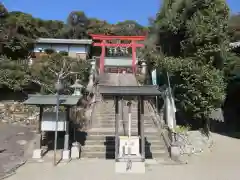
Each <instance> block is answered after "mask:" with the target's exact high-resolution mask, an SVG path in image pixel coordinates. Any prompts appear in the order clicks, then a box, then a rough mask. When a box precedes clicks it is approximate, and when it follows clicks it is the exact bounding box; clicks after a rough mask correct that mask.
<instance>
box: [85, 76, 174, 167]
mask: <svg viewBox="0 0 240 180" xmlns="http://www.w3.org/2000/svg"><path fill="white" fill-rule="evenodd" d="M100 84H101V85H110V86H137V85H138V83H137V80H136V78H135V76H134V75H133V74H111V73H109V74H103V75H102V77H101V79H100ZM97 99H98V100H100V98H99V97H97ZM144 106H145V108H144V109H145V116H144V134H145V138H146V139H145V155H146V158H147V159H161V160H164V162H166V160H167V161H168V160H169V153H168V150H167V148H166V146H165V143H164V141H163V139H162V136H161V134H160V132H159V129H158V128H157V126H156V125H155V123H154V121H153V119H152V117H151V116H150V115H151V112H150V110H149V109H148V107H147V102H145V104H144ZM121 107H123V108H121ZM119 109H120V110H119V112H120V120H119V121H120V122H119V135H120V136H123V135H127V133H128V107H127V105H126V101H125V100H123V102H122V103H119ZM93 114H94V116H93V121H92V128H91V129H90V130H88V132H87V136H86V140H85V142H84V145H83V146H82V154H81V157H82V158H106V159H113V158H114V156H115V107H114V101H113V100H109V99H105V100H104V101H101V100H100V101H98V103H96V106H95V110H94V113H93ZM137 116H138V115H137V103H136V102H132V131H131V132H132V135H133V136H134V135H137V134H138V133H137Z"/></svg>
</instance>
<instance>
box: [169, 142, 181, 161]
mask: <svg viewBox="0 0 240 180" xmlns="http://www.w3.org/2000/svg"><path fill="white" fill-rule="evenodd" d="M170 154H171V158H172V160H174V161H178V160H179V157H180V149H179V147H178V146H171V147H170Z"/></svg>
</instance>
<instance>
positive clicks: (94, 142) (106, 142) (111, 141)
mask: <svg viewBox="0 0 240 180" xmlns="http://www.w3.org/2000/svg"><path fill="white" fill-rule="evenodd" d="M146 141H147V142H146V143H148V144H151V145H155V144H156V145H160V144H163V141H162V140H161V139H152V140H150V139H148V138H147V140H146ZM114 144H115V139H114V137H112V138H109V139H108V140H106V138H105V139H97V138H96V139H88V140H86V141H85V146H87V145H114Z"/></svg>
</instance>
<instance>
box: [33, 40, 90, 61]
mask: <svg viewBox="0 0 240 180" xmlns="http://www.w3.org/2000/svg"><path fill="white" fill-rule="evenodd" d="M91 44H92V40H91V39H53V38H39V39H37V40H36V42H35V45H34V54H35V56H36V57H38V56H39V55H40V54H41V53H44V50H45V49H53V50H55V51H56V52H60V51H62V52H67V53H68V56H70V57H74V58H81V59H87V57H88V55H89V52H90V47H91Z"/></svg>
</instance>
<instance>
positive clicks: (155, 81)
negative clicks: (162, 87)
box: [152, 69, 157, 85]
mask: <svg viewBox="0 0 240 180" xmlns="http://www.w3.org/2000/svg"><path fill="white" fill-rule="evenodd" d="M152 84H153V85H157V71H156V69H154V70H153V71H152Z"/></svg>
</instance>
